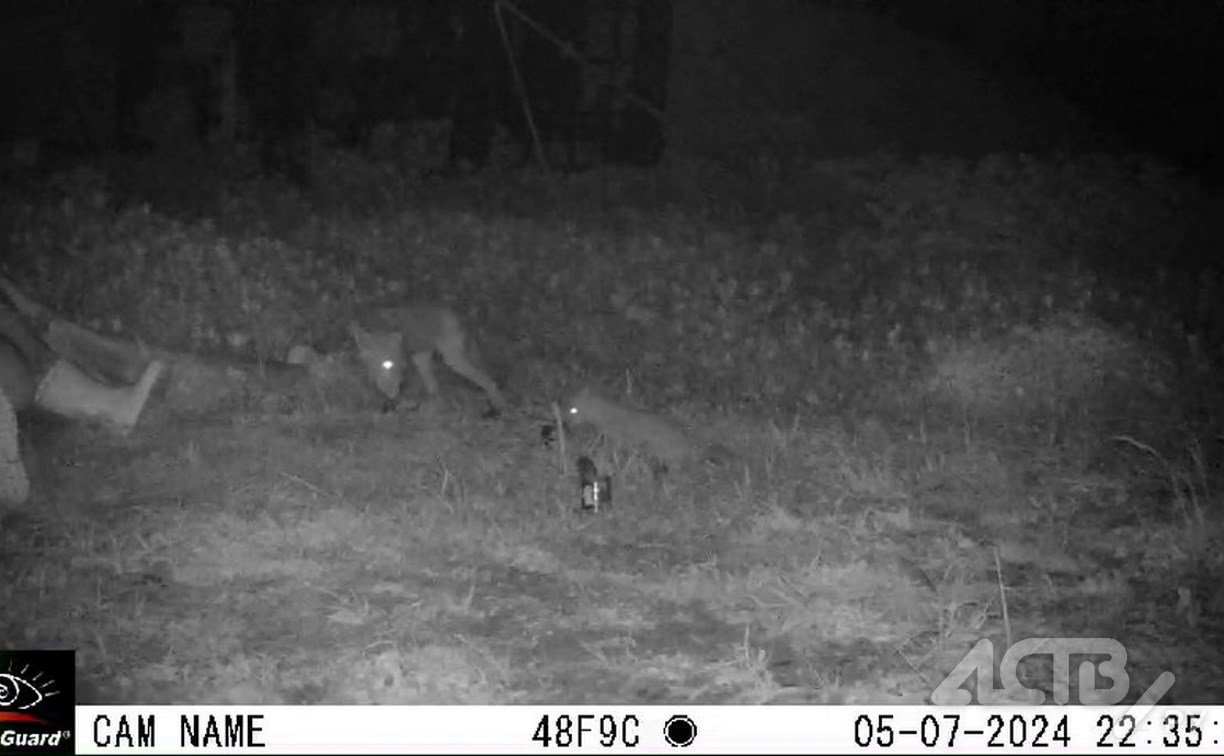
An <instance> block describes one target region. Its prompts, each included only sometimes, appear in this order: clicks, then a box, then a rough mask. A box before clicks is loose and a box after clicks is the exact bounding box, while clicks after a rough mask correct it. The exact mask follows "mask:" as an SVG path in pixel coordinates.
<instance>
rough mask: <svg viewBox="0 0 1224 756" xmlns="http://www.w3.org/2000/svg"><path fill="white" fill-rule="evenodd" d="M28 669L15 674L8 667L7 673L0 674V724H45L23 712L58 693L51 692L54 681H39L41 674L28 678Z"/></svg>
mask: <svg viewBox="0 0 1224 756" xmlns="http://www.w3.org/2000/svg"><path fill="white" fill-rule="evenodd" d="M29 669H30V668H29V667H22V668H21V670H20V671H16V672H15V671H13V669H12V668H11V667H10V668H9V671H8V672H0V722H34V723H37V724H47V723H46V722H44V721H43V720H41V719H39V718H38V717H35V716H33V715H31V714H26V713H24V712H25V710H26V709H32V708H33V707H35V706H37V705H38V704H39V703H41V702H42V701H43V699H45V698H47V697H49V696H54V695H58V694H59V691H56V690H52V687H53V686H54V685H55V681H54V680H49V679H48V680H41V681H40V678H41V677H42V672H38V673H36V674H35V675H34V676H32V677H29V676H28V673H29Z"/></svg>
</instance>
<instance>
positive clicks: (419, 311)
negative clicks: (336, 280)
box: [349, 303, 506, 413]
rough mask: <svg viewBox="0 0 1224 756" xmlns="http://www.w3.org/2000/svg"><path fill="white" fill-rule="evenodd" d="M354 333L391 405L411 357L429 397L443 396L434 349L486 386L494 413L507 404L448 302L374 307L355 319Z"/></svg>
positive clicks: (363, 361) (458, 370)
mask: <svg viewBox="0 0 1224 756" xmlns="http://www.w3.org/2000/svg"><path fill="white" fill-rule="evenodd" d="M349 333H350V334H351V335H352V337H353V340H354V341H355V342H356V344H357V357H358V359H359V360H360V361H361V364H362V365H363V366H364V367H365V369H366V372H367V373H369V376H370V378H371V379H372V380H373V381H374V385H375V386H377V387H378V390H379V391H380V392H381V393H382V395H383V396H384V397H386V399H387V404H386V407H387V408H391V407H392V406H394V404H395V402H396V400H397V399H398V398H399V394H400V390H401V388H402V387H403V383H404V364H405V363H406V362H407V361H408V360H409V359H411V360H412V364H413V366H414V367H415V368H416V372H417V375H419V376H420V377H421V382H422V383H423V384H425V390H426V391H427V392H429V394H430V396H436V395H437V394H438V379H437V377H436V376H435V375H434V371H433V359H434V354H435V353H436V354H438V355H439V356H440V357H441V358H442V361H443V362H445V363H446V364H447V366H448V367H450V369H451V370H454V371H455V372H456V373H458V374H459V375H461V376H463V377H464V378H467V379H468V380H469V381H471V382H472V383H474V384H476V385H477V386H479V387H480V388H481V389H483V390H484V392H485V395H486V396H487V397H488V400H489V404H490V405H491V408H492V413H496V412H498V411H500V410H502V409H503V408H504V407H505V406H506V401H505V399H504V397H503V396H502V392H501V389H500V388H499V387H498V385H497V382H496V381H494V380H493V378H492V377H490V375H489V372H488V370H487V369H486V368H485V367H484V364H483V361H482V360H481V358H480V355H479V353H478V352H477V350H476V347H475V344H473V342H472V338H471V336H470V334H469V333H468V332H467V329H466V328H464V326H463V323H462V322H460V320H459V316H458V315H456V314H455V311H454V310H452V309H451V308H449V307H447V306H445V305H439V304H425V303H418V304H410V305H405V306H402V307H388V308H382V309H378V310H372V311H370V312H368V313H365V314H364V315H363V317H362V318H361V322H358V321H356V320H354V321H353V322H352V323H350V324H349Z"/></svg>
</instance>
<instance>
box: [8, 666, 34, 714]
mask: <svg viewBox="0 0 1224 756" xmlns="http://www.w3.org/2000/svg"><path fill="white" fill-rule="evenodd" d="M23 696H24V697H25V698H26V699H32V700H25V701H22V700H21V699H22V697H23ZM42 699H43V694H42V693H39V692H38V689H37V688H35V687H34V686H33V685H32V684H30V683H29V682H27V681H26V680H23V679H22V678H20V677H18V676H16V675H10V674H8V673H0V707H3V708H6V709H28V708H30V707H31V706H33V705H34V704H36V703H38V702H39V701H41V700H42Z"/></svg>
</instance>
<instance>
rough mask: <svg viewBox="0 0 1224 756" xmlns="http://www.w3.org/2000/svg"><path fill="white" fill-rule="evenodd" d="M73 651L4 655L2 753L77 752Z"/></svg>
mask: <svg viewBox="0 0 1224 756" xmlns="http://www.w3.org/2000/svg"><path fill="white" fill-rule="evenodd" d="M75 683H76V652H75V651H0V754H40V755H43V754H60V753H63V754H69V753H73V752H74V750H75V749H74V748H73V735H72V727H73V724H74V722H75V717H76V711H75V707H76V685H75Z"/></svg>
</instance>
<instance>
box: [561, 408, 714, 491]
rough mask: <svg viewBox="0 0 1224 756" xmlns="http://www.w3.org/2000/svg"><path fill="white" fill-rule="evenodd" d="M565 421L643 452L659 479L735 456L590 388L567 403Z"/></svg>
mask: <svg viewBox="0 0 1224 756" xmlns="http://www.w3.org/2000/svg"><path fill="white" fill-rule="evenodd" d="M566 420H567V422H569V423H571V424H573V425H578V426H581V425H587V426H590V427H592V428H594V429H595V430H597V431H599V432H600V433H601V434H602V435H603V436H604V437H605V438H608V439H610V440H611V441H613V442H614V443H617V444H621V445H624V446H628V447H633V448H636V449H638V450H639V451H641V452H642V453H643V454H644V455H645V456H646V457H647V458H648V460H649V461H650V464H651V469H652V471H653V472H654V474H655V475H656V476H659V475H662V474H663V473H665V472H667V471H668V470H669V469H673V468H678V467H682V466H684V465H686V464H690V463H693V462H711V463H714V464H726V463H727V462H729V461H730V460H731V459H733V458H734V457H735V455H734V454H733V453H732V452H731V451H730V450H728V449H727V448H726V447H725V446H722V445H721V444H708V443H705V442H703V441H701V440H700V439H697V438H695V437H693V436H692V435H690V434H689V433H687V432H686V431H685V430H684V429H683V428H681V427H680V426H679V425H677V424H676V423H674V422H672V421H671V420H668V419H666V418H664V417H660V416H659V415H656V414H654V413H651V412H643V411H640V410H635V409H630V408H628V407H625V406H623V405H621V404H619V403H618V402H616V401H614V400H612V399H609V398H608V397H606V396H604V395H603V394H601V393H599V392H598V391H596V390H594V389H592V388H590V387H587V388H583V389H582V390H580V391H579V392H578V393H576V394H575V395H574V396H573V397H572V398H571V399H570V400H569V402H568V403H567V410H566Z"/></svg>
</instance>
